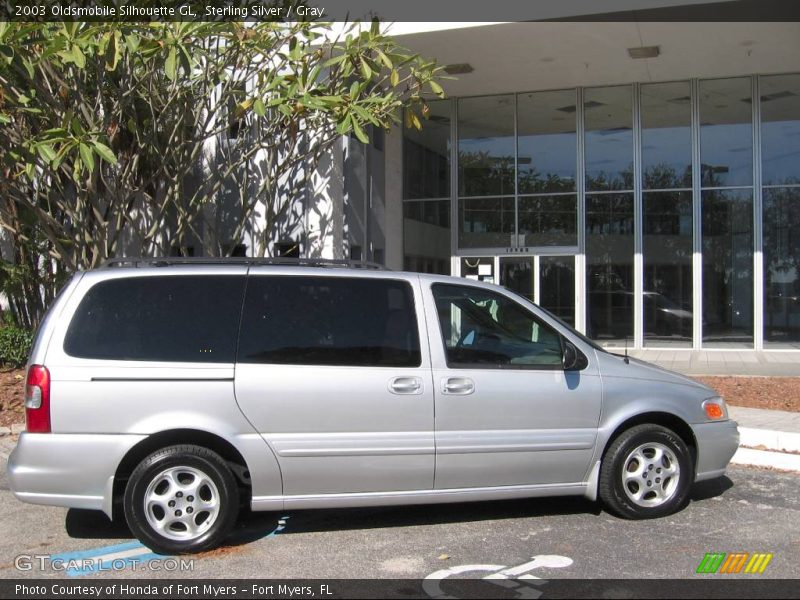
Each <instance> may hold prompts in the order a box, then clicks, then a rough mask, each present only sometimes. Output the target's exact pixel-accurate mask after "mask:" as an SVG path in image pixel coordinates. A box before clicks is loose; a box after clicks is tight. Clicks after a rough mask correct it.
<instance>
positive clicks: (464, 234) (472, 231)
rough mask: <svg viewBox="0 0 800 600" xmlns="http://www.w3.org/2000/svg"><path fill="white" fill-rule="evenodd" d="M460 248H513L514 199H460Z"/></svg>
mask: <svg viewBox="0 0 800 600" xmlns="http://www.w3.org/2000/svg"><path fill="white" fill-rule="evenodd" d="M458 215H459V219H460V221H461V227H459V230H458V245H459V246H460V247H461V248H493V247H497V246H502V247H508V246H511V245H512V235H513V233H514V219H515V216H514V198H460V199H459V201H458Z"/></svg>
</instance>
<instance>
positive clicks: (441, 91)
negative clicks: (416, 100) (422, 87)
mask: <svg viewBox="0 0 800 600" xmlns="http://www.w3.org/2000/svg"><path fill="white" fill-rule="evenodd" d="M428 85H430V86H431V89H432V90H433V93H434V94H436V95H437V96H439V97H440V98H443V97H444V89H443V88H442V86H440V85H439V84H438V83H436V82H435V81H433V80H431V81H429V82H428Z"/></svg>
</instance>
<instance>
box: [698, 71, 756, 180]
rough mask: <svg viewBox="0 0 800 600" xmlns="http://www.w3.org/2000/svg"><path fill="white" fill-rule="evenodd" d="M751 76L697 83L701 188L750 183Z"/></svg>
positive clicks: (751, 170) (751, 159) (751, 171)
mask: <svg viewBox="0 0 800 600" xmlns="http://www.w3.org/2000/svg"><path fill="white" fill-rule="evenodd" d="M750 84H751V82H750V78H749V77H739V78H735V79H711V80H708V81H701V82H700V178H701V185H702V186H703V187H704V188H714V187H726V186H728V187H730V186H750V185H753V113H752V110H753V107H752V101H751V98H750V96H751V90H750Z"/></svg>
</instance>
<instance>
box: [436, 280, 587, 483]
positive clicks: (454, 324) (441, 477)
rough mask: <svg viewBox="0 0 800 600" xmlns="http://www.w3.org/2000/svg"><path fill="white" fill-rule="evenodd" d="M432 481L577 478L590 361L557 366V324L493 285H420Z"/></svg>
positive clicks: (583, 459)
mask: <svg viewBox="0 0 800 600" xmlns="http://www.w3.org/2000/svg"><path fill="white" fill-rule="evenodd" d="M424 293H425V295H426V313H427V315H428V317H427V318H428V322H429V323H431V326H430V333H431V364H432V369H433V383H434V393H435V395H436V399H435V400H436V403H435V407H436V408H435V414H436V477H435V487H436V488H437V489H449V488H465V487H487V486H508V485H531V484H564V483H578V482H582V481H585V477H586V476H587V473H588V469H589V466H590V462H591V457H592V453H593V450H594V444H595V440H596V435H597V425H598V421H599V418H600V401H601V383H600V378H599V374H598V371H597V366H596V362H595V360H594V358H593V357H589V358H590V360H589V366H588V367H587V368H585V369H584V370H582V371H569V372H567V371H564V369H563V366H562V343H561V337H560V334H559V332H558V331H557V330H556V329H555V328H554V327H553V326H551V325H550V324H548V323H547V322H546V320H545V319H544V318H542V316H541V315H537V314H536V311H535V310H534V309H533V308H532V307H530V306H526V305H525V304H522V303H520V302H518V301H517V300H516V299H515V298H514V297H513V296H512V295H507V294H505V293H503V292H501V291H500V290H497V291H495V290H492V289H491V288H484V287H478V286H475V285H471V284H469V283H468V282H465V284H464V285H453V284H433V285H428V286H427V287H426V288H425V290H424Z"/></svg>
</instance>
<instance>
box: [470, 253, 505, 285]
mask: <svg viewBox="0 0 800 600" xmlns="http://www.w3.org/2000/svg"><path fill="white" fill-rule="evenodd" d="M461 276H462V277H465V278H466V279H474V280H475V281H485V282H486V283H497V281H495V274H494V258H493V257H491V256H470V257H465V258H462V259H461Z"/></svg>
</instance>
